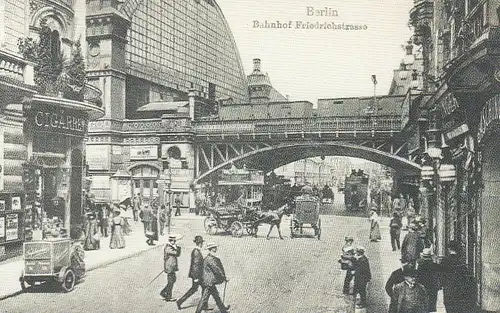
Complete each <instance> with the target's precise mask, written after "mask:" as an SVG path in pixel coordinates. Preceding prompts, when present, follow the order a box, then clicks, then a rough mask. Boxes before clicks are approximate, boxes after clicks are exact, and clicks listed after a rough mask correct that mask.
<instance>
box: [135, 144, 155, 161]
mask: <svg viewBox="0 0 500 313" xmlns="http://www.w3.org/2000/svg"><path fill="white" fill-rule="evenodd" d="M156 159H158V146H134V147H130V160H156Z"/></svg>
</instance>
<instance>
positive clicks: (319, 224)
mask: <svg viewBox="0 0 500 313" xmlns="http://www.w3.org/2000/svg"><path fill="white" fill-rule="evenodd" d="M317 236H318V240H320V239H321V219H319V220H318V230H317Z"/></svg>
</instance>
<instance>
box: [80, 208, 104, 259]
mask: <svg viewBox="0 0 500 313" xmlns="http://www.w3.org/2000/svg"><path fill="white" fill-rule="evenodd" d="M100 237H101V232H100V230H99V224H98V222H97V216H96V214H95V212H89V213H87V225H86V227H85V242H84V243H83V249H84V250H98V249H99V248H100V241H101V238H100Z"/></svg>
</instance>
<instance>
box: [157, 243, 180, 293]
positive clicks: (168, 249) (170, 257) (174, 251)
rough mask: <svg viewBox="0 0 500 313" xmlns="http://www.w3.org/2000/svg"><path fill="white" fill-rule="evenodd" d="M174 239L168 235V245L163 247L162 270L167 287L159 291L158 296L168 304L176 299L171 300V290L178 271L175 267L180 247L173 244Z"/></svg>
mask: <svg viewBox="0 0 500 313" xmlns="http://www.w3.org/2000/svg"><path fill="white" fill-rule="evenodd" d="M175 242H176V237H175V236H174V235H168V243H167V244H166V245H165V250H164V251H163V252H164V256H163V259H164V262H165V263H164V270H165V273H166V274H167V285H166V286H165V288H163V289H162V291H160V295H161V296H162V297H163V298H164V299H165V300H166V301H169V302H173V301H176V300H177V299H175V298H172V289H173V288H174V283H175V281H176V279H177V278H176V276H175V272H177V271H178V270H179V268H178V266H177V258H178V257H179V256H180V255H181V247H179V246H177V245H176V244H175Z"/></svg>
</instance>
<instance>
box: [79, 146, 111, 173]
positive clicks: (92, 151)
mask: <svg viewBox="0 0 500 313" xmlns="http://www.w3.org/2000/svg"><path fill="white" fill-rule="evenodd" d="M85 160H86V161H87V164H88V166H89V170H109V169H110V166H111V165H110V161H109V146H103V145H87V148H86V150H85Z"/></svg>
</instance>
